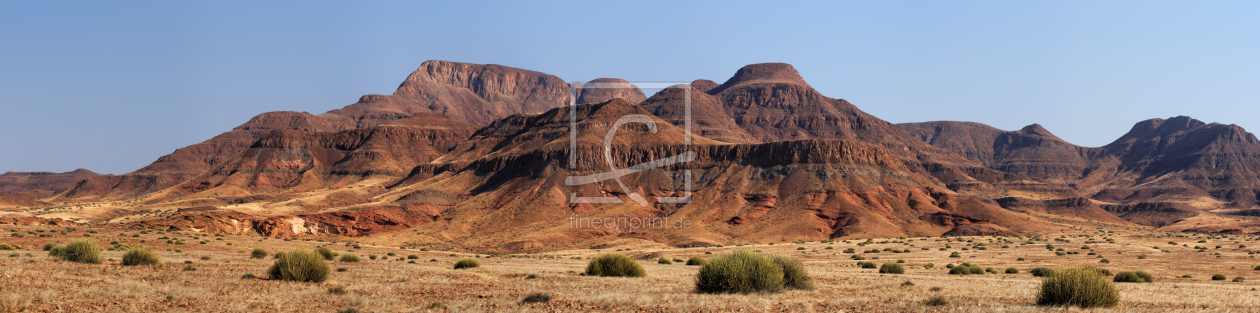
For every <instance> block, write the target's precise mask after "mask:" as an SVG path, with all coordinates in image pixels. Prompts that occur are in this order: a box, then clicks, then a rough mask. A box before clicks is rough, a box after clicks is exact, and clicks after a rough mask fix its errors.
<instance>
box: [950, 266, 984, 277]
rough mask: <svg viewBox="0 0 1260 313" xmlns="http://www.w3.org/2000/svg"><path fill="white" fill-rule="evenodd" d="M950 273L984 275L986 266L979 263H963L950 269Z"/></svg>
mask: <svg viewBox="0 0 1260 313" xmlns="http://www.w3.org/2000/svg"><path fill="white" fill-rule="evenodd" d="M949 274H950V275H984V268H983V267H980V266H979V265H971V264H967V263H963V264H960V265H955V266H954V267H952V268H950V269H949Z"/></svg>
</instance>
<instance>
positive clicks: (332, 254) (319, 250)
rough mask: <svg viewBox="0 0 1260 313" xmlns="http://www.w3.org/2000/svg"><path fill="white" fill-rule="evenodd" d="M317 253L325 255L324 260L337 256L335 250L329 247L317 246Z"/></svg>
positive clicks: (330, 259)
mask: <svg viewBox="0 0 1260 313" xmlns="http://www.w3.org/2000/svg"><path fill="white" fill-rule="evenodd" d="M315 253H317V254H319V256H320V257H323V258H324V260H328V261H332V260H333V258H336V257H337V253H336V252H333V251H332V249H328V247H319V248H315Z"/></svg>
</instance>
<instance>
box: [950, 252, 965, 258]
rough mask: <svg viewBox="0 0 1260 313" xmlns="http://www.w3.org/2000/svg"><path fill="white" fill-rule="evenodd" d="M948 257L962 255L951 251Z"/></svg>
mask: <svg viewBox="0 0 1260 313" xmlns="http://www.w3.org/2000/svg"><path fill="white" fill-rule="evenodd" d="M949 257H951V258H961V257H962V255H961V254H958V252H953V253H950V254H949Z"/></svg>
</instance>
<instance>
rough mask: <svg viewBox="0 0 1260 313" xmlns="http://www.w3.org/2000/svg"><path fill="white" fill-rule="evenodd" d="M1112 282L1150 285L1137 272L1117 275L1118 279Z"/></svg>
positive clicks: (1113, 279)
mask: <svg viewBox="0 0 1260 313" xmlns="http://www.w3.org/2000/svg"><path fill="white" fill-rule="evenodd" d="M1111 281H1114V282H1117V283H1149V282H1150V281H1148V280H1146V278H1142V276H1139V275H1138V274H1137V272H1120V273H1117V274H1116V277H1115V278H1112V279H1111Z"/></svg>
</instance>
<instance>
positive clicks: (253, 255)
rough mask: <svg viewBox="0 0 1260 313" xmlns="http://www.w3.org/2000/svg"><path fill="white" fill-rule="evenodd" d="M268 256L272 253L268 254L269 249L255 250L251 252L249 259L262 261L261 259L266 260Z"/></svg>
mask: <svg viewBox="0 0 1260 313" xmlns="http://www.w3.org/2000/svg"><path fill="white" fill-rule="evenodd" d="M268 254H271V253H268V252H267V249H263V248H254V251H250V252H249V257H251V258H255V259H261V258H266V257H267V255H268Z"/></svg>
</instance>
